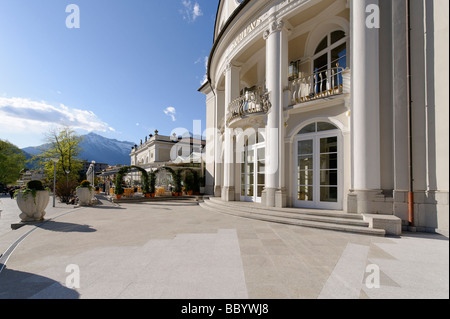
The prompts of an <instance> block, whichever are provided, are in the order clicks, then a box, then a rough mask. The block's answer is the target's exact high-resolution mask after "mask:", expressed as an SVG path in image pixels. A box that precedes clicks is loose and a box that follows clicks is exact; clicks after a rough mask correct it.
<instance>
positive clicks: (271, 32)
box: [262, 20, 288, 207]
mask: <svg viewBox="0 0 450 319" xmlns="http://www.w3.org/2000/svg"><path fill="white" fill-rule="evenodd" d="M283 28H284V23H283V21H276V20H274V21H273V22H272V23H271V24H270V27H269V29H268V30H266V31H265V32H264V39H265V40H266V86H267V90H268V92H269V95H270V102H271V108H270V110H269V112H268V114H267V126H266V185H265V188H264V191H263V198H262V202H263V204H265V205H266V206H267V207H275V206H285V205H286V204H285V203H286V199H285V198H286V196H285V190H284V189H282V186H284V185H281V183H283V182H284V178H283V177H282V176H281V175H280V174H281V172H280V166H281V165H282V164H283V161H282V160H281V158H282V157H281V155H282V149H281V148H282V147H283V146H284V145H283V143H284V141H282V142H283V143H280V142H281V141H280V139H281V137H282V135H283V134H282V132H281V130H282V127H283V126H282V122H283V105H284V94H283V89H284V87H283V85H285V84H286V81H287V71H286V70H287V67H288V66H287V62H286V61H287V35H286V33H285V31H283ZM285 64H286V65H285ZM283 77H286V79H284V78H283ZM283 192H284V194H283Z"/></svg>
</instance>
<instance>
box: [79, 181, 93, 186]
mask: <svg viewBox="0 0 450 319" xmlns="http://www.w3.org/2000/svg"><path fill="white" fill-rule="evenodd" d="M80 186H81V187H91V182H89V181H86V180H84V181H82V182H81V184H80Z"/></svg>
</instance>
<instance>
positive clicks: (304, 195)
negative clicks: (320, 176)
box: [298, 186, 314, 202]
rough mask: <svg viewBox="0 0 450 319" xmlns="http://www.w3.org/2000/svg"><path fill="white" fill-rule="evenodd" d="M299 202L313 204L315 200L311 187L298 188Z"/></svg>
mask: <svg viewBox="0 0 450 319" xmlns="http://www.w3.org/2000/svg"><path fill="white" fill-rule="evenodd" d="M298 200H302V201H309V202H312V201H313V200H314V199H313V188H312V187H310V186H300V187H299V188H298Z"/></svg>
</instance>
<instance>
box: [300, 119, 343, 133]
mask: <svg viewBox="0 0 450 319" xmlns="http://www.w3.org/2000/svg"><path fill="white" fill-rule="evenodd" d="M334 130H338V128H337V127H336V126H335V125H334V124H331V123H327V122H315V123H311V124H309V125H306V126H305V127H304V128H302V129H301V130H300V132H298V135H304V134H310V133H319V132H326V131H334Z"/></svg>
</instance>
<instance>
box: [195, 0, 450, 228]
mask: <svg viewBox="0 0 450 319" xmlns="http://www.w3.org/2000/svg"><path fill="white" fill-rule="evenodd" d="M448 7H449V2H448V1H447V0H410V1H408V0H241V1H238V0H220V1H219V7H218V11H217V17H216V25H215V29H214V43H213V47H212V50H211V53H210V56H209V62H208V71H207V79H208V81H207V82H206V83H205V84H204V85H203V86H202V87H201V88H200V89H199V91H200V92H202V93H204V94H205V95H206V106H207V127H208V129H210V132H214V133H213V135H214V138H209V140H208V142H207V146H206V153H207V154H208V155H209V158H210V159H213V160H209V161H208V162H207V190H208V191H209V193H210V194H215V195H216V196H220V197H222V200H224V201H252V202H258V203H261V205H264V206H265V207H298V208H316V209H327V210H329V209H332V210H338V211H344V212H347V213H357V214H366V213H369V214H383V215H395V216H397V217H399V218H401V219H402V220H403V222H404V224H405V225H406V224H408V223H409V224H410V225H412V226H416V227H418V228H420V229H422V230H426V231H437V232H443V233H447V234H448V221H449V216H448V215H449V192H448V190H449V182H448V180H449V169H448V166H449V139H448V137H449V125H448V119H449V98H448V96H449V91H448V84H449V81H448V61H449V59H448V52H449V51H448V31H449V25H448V24H449V21H448Z"/></svg>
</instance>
